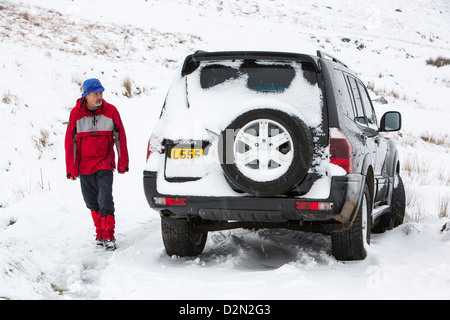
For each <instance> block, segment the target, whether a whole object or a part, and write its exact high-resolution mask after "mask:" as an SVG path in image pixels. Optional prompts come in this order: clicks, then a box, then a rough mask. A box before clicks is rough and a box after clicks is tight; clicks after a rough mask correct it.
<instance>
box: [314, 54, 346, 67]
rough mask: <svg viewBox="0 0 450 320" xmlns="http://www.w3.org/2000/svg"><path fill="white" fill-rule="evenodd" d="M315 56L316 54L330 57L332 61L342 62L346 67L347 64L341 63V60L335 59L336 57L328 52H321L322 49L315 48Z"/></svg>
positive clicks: (321, 56)
mask: <svg viewBox="0 0 450 320" xmlns="http://www.w3.org/2000/svg"><path fill="white" fill-rule="evenodd" d="M317 56H318V57H319V58H325V57H328V58H331V60H333V61H334V62H337V63H340V64H342V65H343V66H344V67H346V68H348V67H347V65H346V64H345V63H343V62H342V61H341V60H339V59H337V58H336V57H333V56H332V55H331V54H329V53H326V52H323V51H321V50H317Z"/></svg>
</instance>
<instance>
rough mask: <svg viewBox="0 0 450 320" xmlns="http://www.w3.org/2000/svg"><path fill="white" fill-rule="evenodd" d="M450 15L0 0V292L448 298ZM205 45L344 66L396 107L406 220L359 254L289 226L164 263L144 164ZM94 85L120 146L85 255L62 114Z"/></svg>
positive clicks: (215, 1)
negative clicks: (175, 91)
mask: <svg viewBox="0 0 450 320" xmlns="http://www.w3.org/2000/svg"><path fill="white" fill-rule="evenodd" d="M449 18H450V3H449V2H448V1H444V0H441V1H437V0H436V1H425V0H414V1H404V0H395V1H388V0H382V1H377V2H376V4H375V3H374V4H367V3H365V2H361V1H356V0H345V1H332V0H319V1H314V2H307V3H304V2H299V1H296V0H286V1H283V2H280V1H272V0H263V1H254V0H229V1H221V0H212V1H203V0H164V1H162V0H131V1H126V2H125V1H119V0H109V1H107V0H99V1H95V2H93V1H87V0H75V1H60V0H38V1H36V0H35V1H32V0H23V1H21V2H18V1H5V0H0V39H1V42H0V74H1V77H0V135H1V137H2V138H1V139H0V150H1V152H0V299H170V298H172V299H334V298H343V299H382V298H387V299H405V298H406V299H448V297H450V255H449V252H450V216H449V215H450V153H449V152H450V129H449V126H448V123H450V113H449V112H448V108H449V107H450V105H449V102H448V101H449V100H448V98H449V97H450V65H448V62H449V59H450V43H449V41H450V22H449V21H450V19H449ZM199 49H201V50H211V51H213V50H214V51H216V50H217V51H218V50H274V51H292V52H303V53H309V54H315V52H316V50H319V49H320V50H324V51H326V52H329V53H331V54H332V55H334V56H337V57H339V59H341V60H342V61H345V62H346V64H347V65H348V66H349V67H350V68H351V69H353V70H355V71H356V72H357V73H358V76H359V77H360V78H361V79H362V80H363V81H364V82H365V83H366V85H367V86H368V88H369V89H370V91H371V92H370V94H371V97H372V99H373V100H376V101H378V102H375V107H376V111H377V113H378V114H379V115H380V116H381V115H382V114H383V113H384V112H385V111H387V110H397V111H400V112H401V113H402V116H403V128H402V130H401V131H400V132H399V133H395V134H391V137H392V138H393V139H394V140H395V141H396V143H397V145H398V148H399V150H400V153H401V156H402V177H403V181H404V183H405V187H406V191H407V217H406V221H405V223H404V224H403V225H402V226H400V227H398V228H396V229H394V230H392V231H389V232H387V233H385V234H380V235H374V236H373V243H372V245H371V248H370V251H369V254H368V257H367V258H366V260H364V261H361V262H352V263H343V262H340V261H336V260H335V259H334V258H333V257H332V256H331V252H330V242H329V239H328V237H325V236H322V235H317V234H307V233H297V232H291V231H289V232H288V231H283V230H276V231H267V230H261V231H249V230H232V231H224V232H214V233H211V234H210V235H209V238H208V242H207V244H206V248H205V251H204V253H203V254H202V255H201V256H199V257H197V258H195V259H189V258H177V257H168V256H167V255H166V254H165V252H164V249H163V244H162V240H161V235H160V222H159V216H158V214H157V213H156V212H154V211H152V210H151V209H150V208H149V207H148V205H147V202H146V200H145V197H144V194H143V190H142V169H143V167H144V165H145V158H146V147H147V141H148V138H149V136H150V133H151V131H152V128H153V126H154V123H155V121H156V120H157V118H158V116H159V113H160V110H161V106H162V103H163V101H164V98H165V95H166V91H167V88H168V86H169V83H170V81H171V79H172V77H173V74H174V72H175V70H176V68H177V66H178V65H179V64H180V63H182V61H183V59H184V57H185V56H186V55H187V54H190V53H192V52H194V51H196V50H199ZM439 57H441V58H444V59H441V60H443V61H444V63H443V64H444V65H442V66H439V67H438V66H436V65H437V64H438V63H437V62H438V60H437V59H438V58H439ZM90 77H96V78H99V79H101V81H102V83H103V85H104V86H105V88H106V91H105V93H104V98H105V100H107V101H108V102H110V103H112V104H114V105H116V106H117V107H118V109H119V111H120V113H121V116H122V120H123V122H124V125H125V129H126V131H127V136H128V143H129V145H128V148H129V153H130V159H131V163H130V172H129V173H127V174H125V175H120V176H119V175H115V177H114V179H115V181H114V197H115V198H114V200H115V203H116V210H117V214H116V219H117V228H116V232H117V233H116V238H117V244H118V249H117V250H116V251H114V252H112V253H111V252H105V251H104V250H101V249H98V248H96V247H95V244H94V241H93V234H94V229H93V226H91V224H92V222H91V218H90V214H89V211H88V210H87V209H86V207H85V205H84V202H83V199H82V196H81V192H80V187H79V182H78V181H77V182H72V181H68V180H67V179H66V177H65V175H66V173H65V162H64V135H65V130H66V122H67V121H68V117H69V112H70V110H71V108H72V107H73V106H74V103H75V101H76V99H77V98H78V97H79V96H80V93H81V90H80V86H81V84H82V82H83V81H84V80H85V79H87V78H90ZM381 97H383V98H384V99H385V101H386V102H387V103H386V104H383V103H381V102H379V101H381V99H380V98H381Z"/></svg>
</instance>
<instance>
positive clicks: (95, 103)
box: [86, 92, 103, 110]
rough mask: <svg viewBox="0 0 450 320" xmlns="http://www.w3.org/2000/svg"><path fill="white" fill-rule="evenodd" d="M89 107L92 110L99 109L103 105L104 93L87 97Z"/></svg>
mask: <svg viewBox="0 0 450 320" xmlns="http://www.w3.org/2000/svg"><path fill="white" fill-rule="evenodd" d="M86 100H87V107H88V108H89V109H91V110H94V109H97V108H98V107H100V106H101V105H102V101H103V92H91V93H88V94H87V95H86Z"/></svg>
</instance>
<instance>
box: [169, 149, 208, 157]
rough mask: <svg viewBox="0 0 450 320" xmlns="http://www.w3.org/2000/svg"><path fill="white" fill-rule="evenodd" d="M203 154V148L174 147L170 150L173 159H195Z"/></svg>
mask: <svg viewBox="0 0 450 320" xmlns="http://www.w3.org/2000/svg"><path fill="white" fill-rule="evenodd" d="M202 155H203V149H195V148H194V149H193V148H173V149H172V151H171V152H170V158H171V159H194V158H200V157H201V156H202Z"/></svg>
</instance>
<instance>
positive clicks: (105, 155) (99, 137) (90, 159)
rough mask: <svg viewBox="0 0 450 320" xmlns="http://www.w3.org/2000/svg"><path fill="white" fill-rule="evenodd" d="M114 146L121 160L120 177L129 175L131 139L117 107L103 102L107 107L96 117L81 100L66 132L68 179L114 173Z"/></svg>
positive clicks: (102, 107)
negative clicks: (102, 172) (128, 146)
mask: <svg viewBox="0 0 450 320" xmlns="http://www.w3.org/2000/svg"><path fill="white" fill-rule="evenodd" d="M81 101H83V105H82V106H81ZM114 143H115V144H116V149H117V153H118V156H119V161H118V167H117V170H118V171H119V173H124V172H127V171H128V150H127V137H126V135H125V129H124V127H123V124H122V120H121V119H120V115H119V112H118V111H117V109H116V107H114V106H113V105H112V104H109V103H107V102H106V101H105V100H103V104H102V105H101V106H100V107H99V108H98V109H97V110H96V111H95V112H94V113H92V112H91V111H90V110H89V109H88V108H87V107H86V100H85V99H83V98H80V99H78V100H77V103H76V106H75V108H73V109H72V111H71V112H70V118H69V123H68V125H67V131H66V141H65V148H66V167H67V178H71V177H77V176H78V175H79V174H85V175H87V174H92V173H94V172H95V171H97V170H114V169H115V168H116V162H115V154H114V148H113V146H114Z"/></svg>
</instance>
